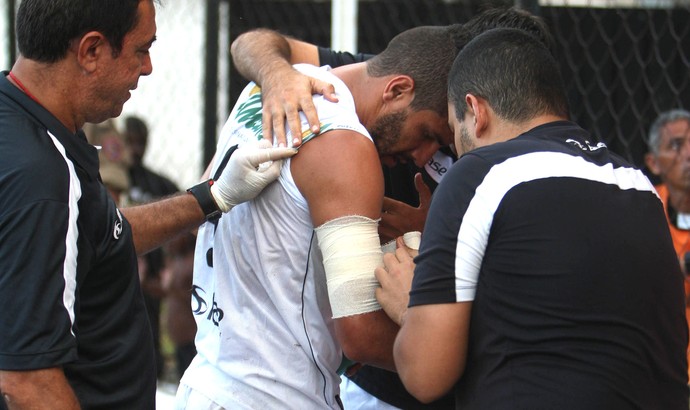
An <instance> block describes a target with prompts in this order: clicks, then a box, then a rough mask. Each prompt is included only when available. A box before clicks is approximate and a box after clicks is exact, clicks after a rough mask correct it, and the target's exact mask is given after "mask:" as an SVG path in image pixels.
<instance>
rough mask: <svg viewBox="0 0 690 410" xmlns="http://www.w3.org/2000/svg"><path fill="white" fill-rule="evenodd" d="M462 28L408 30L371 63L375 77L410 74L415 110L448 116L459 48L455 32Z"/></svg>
mask: <svg viewBox="0 0 690 410" xmlns="http://www.w3.org/2000/svg"><path fill="white" fill-rule="evenodd" d="M457 30H462V28H461V26H459V25H452V26H420V27H415V28H411V29H409V30H405V31H403V32H402V33H400V34H398V35H397V36H395V37H393V39H392V40H391V41H390V42H389V43H388V46H387V47H386V49H385V50H384V51H383V52H381V53H380V54H378V55H377V56H375V57H374V58H372V59H370V60H369V61H367V73H368V74H369V75H370V76H372V77H383V76H386V75H392V74H402V75H408V76H410V77H411V78H412V79H413V80H414V92H415V94H414V100H413V101H412V104H411V105H410V107H411V108H412V109H414V110H417V111H419V110H424V109H428V110H433V111H435V112H437V113H439V114H441V115H443V116H446V115H447V114H448V94H447V92H448V73H449V72H450V68H451V67H452V65H453V61H454V60H455V56H456V55H457V53H458V49H457V47H456V46H455V41H454V39H455V37H456V34H455V31H457Z"/></svg>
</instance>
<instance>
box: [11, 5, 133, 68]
mask: <svg viewBox="0 0 690 410" xmlns="http://www.w3.org/2000/svg"><path fill="white" fill-rule="evenodd" d="M141 1H146V0H22V2H21V3H20V5H19V9H18V10H17V29H16V32H17V45H18V48H19V52H20V53H21V54H22V55H23V56H24V57H26V58H28V59H31V60H36V61H40V62H43V63H54V62H56V61H59V60H60V59H62V58H64V57H65V55H66V54H67V50H68V48H69V46H70V42H72V41H73V40H74V39H77V38H80V37H81V36H82V35H84V34H86V33H88V32H89V31H98V32H100V33H102V34H103V35H104V36H105V37H106V38H107V39H108V42H109V43H110V45H111V46H112V47H113V50H114V54H115V56H117V55H118V54H119V53H120V51H122V42H123V40H124V37H125V35H126V34H127V33H128V32H130V31H131V30H132V29H133V28H134V27H135V26H136V23H137V21H138V17H139V16H138V13H137V10H138V7H139V3H140V2H141Z"/></svg>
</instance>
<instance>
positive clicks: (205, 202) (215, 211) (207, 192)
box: [187, 179, 221, 221]
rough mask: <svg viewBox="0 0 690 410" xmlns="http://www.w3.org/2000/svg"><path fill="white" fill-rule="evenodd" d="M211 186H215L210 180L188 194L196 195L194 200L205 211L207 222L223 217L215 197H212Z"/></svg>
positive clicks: (198, 185) (195, 186) (196, 186)
mask: <svg viewBox="0 0 690 410" xmlns="http://www.w3.org/2000/svg"><path fill="white" fill-rule="evenodd" d="M211 185H213V180H212V179H209V180H207V181H204V182H202V183H200V184H197V185H194V186H193V187H191V188H189V189H188V190H187V192H189V193H190V194H192V195H194V198H196V200H197V202H199V206H200V207H201V210H202V211H204V215H206V220H207V221H210V220H214V219H218V218H220V215H221V211H220V209H219V208H218V204H216V201H215V200H214V199H213V195H211Z"/></svg>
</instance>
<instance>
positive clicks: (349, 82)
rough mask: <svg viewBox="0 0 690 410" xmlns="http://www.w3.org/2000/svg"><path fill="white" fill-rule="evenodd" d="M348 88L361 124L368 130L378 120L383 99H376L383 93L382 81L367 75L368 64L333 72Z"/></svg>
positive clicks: (349, 65) (341, 67) (350, 66)
mask: <svg viewBox="0 0 690 410" xmlns="http://www.w3.org/2000/svg"><path fill="white" fill-rule="evenodd" d="M331 73H333V75H335V76H336V77H338V78H340V79H341V80H342V81H343V83H345V85H346V86H347V88H348V89H349V90H350V93H351V94H352V98H353V99H354V101H355V110H356V111H357V117H358V118H359V122H361V123H362V125H364V127H366V128H368V127H369V126H370V125H371V124H372V123H373V122H374V120H375V119H376V117H377V115H378V110H379V108H380V106H381V101H382V99H381V98H374V96H379V95H381V94H382V92H383V88H382V85H381V84H385V83H382V82H381V79H378V78H372V77H370V76H369V75H368V74H367V66H366V63H356V64H348V65H344V66H340V67H337V68H334V69H333V70H331Z"/></svg>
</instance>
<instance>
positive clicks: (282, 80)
mask: <svg viewBox="0 0 690 410" xmlns="http://www.w3.org/2000/svg"><path fill="white" fill-rule="evenodd" d="M313 94H322V95H323V96H324V97H325V98H326V99H327V100H328V101H332V102H337V101H338V98H337V97H336V95H335V88H334V87H333V85H332V84H330V83H327V82H325V81H321V80H318V79H316V78H312V77H309V76H306V75H304V74H302V73H300V72H299V71H297V70H295V69H294V68H292V67H289V69H285V70H281V71H280V72H274V73H270V74H268V73H267V74H264V80H263V84H262V85H261V99H262V103H263V110H262V117H261V118H262V123H261V126H262V132H263V137H264V139H266V140H268V141H273V137H275V138H276V139H277V140H278V145H279V146H287V135H286V130H285V121H286V120H287V123H288V127H289V130H290V133H291V134H292V146H293V147H297V146H299V145H300V144H301V143H302V122H301V120H300V116H299V113H300V111H301V112H303V113H304V115H305V116H306V117H307V121H308V122H309V128H310V130H311V132H313V133H314V134H318V133H319V131H320V128H321V127H320V124H319V117H318V115H317V113H316V108H315V107H314V102H313V100H312V95H313Z"/></svg>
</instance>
